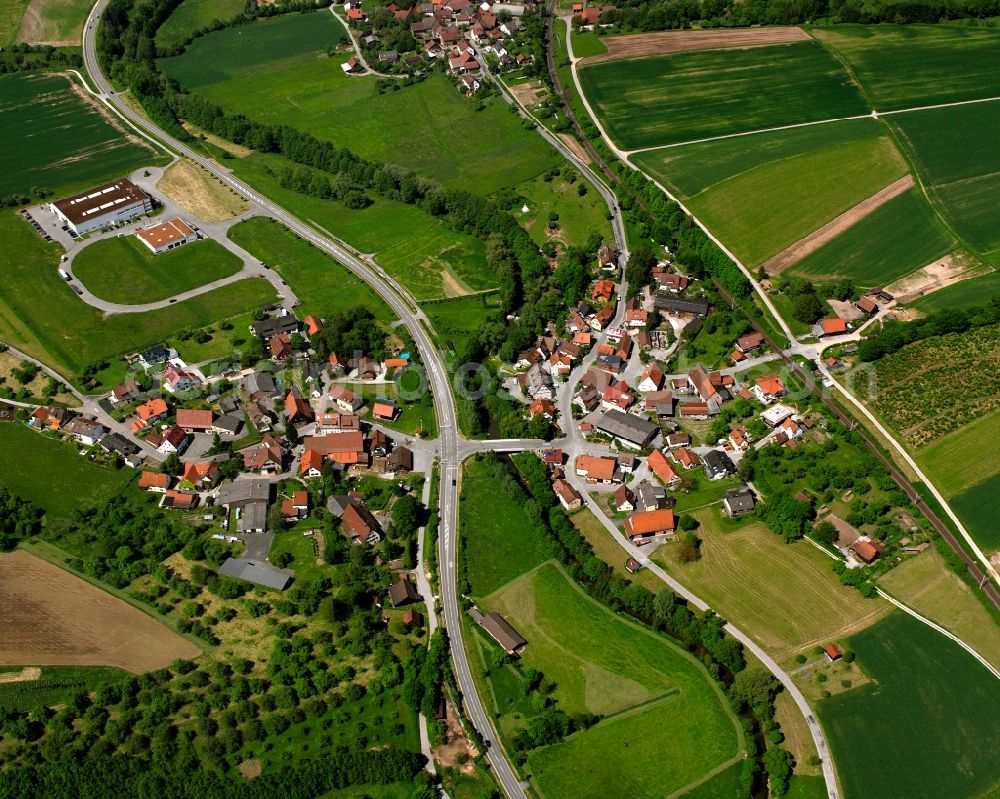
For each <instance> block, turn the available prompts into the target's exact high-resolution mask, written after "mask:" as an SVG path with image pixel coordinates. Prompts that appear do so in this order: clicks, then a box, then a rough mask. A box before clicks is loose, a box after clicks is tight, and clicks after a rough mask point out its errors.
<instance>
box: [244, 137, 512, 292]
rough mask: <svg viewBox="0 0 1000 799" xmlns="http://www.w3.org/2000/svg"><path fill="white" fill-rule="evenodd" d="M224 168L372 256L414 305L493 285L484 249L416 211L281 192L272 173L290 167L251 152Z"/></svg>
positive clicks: (407, 207) (390, 204) (381, 202)
mask: <svg viewBox="0 0 1000 799" xmlns="http://www.w3.org/2000/svg"><path fill="white" fill-rule="evenodd" d="M229 163H230V165H231V166H232V167H233V171H234V172H235V174H236V175H237V176H238V177H239V178H241V179H242V180H245V181H246V182H247V183H249V184H250V185H252V186H253V187H254V188H255V189H257V190H258V191H260V192H262V193H264V194H265V195H266V196H268V197H270V198H272V199H273V200H275V201H276V202H278V203H280V204H281V205H282V206H283V207H285V208H287V209H288V210H289V211H291V212H292V213H294V214H295V215H296V216H299V217H301V218H302V219H305V220H306V221H308V222H311V223H313V224H314V225H316V226H317V227H319V228H320V229H322V230H325V231H327V232H328V233H330V234H331V235H333V236H336V237H337V238H340V239H343V240H344V241H346V242H348V243H349V244H351V245H353V246H354V247H356V248H357V249H358V250H360V251H361V252H365V253H371V254H373V255H375V257H376V259H377V261H378V263H379V265H380V266H381V267H382V268H383V269H385V270H386V272H387V273H388V274H390V275H392V276H393V277H394V278H396V279H397V280H399V282H400V283H401V284H402V285H403V286H405V287H406V288H407V289H408V290H409V291H410V293H411V294H413V295H414V296H415V297H416V298H417V299H418V300H421V299H430V298H435V297H444V296H447V294H448V293H449V292H448V288H446V286H448V287H450V289H451V293H456V294H458V293H461V292H462V291H467V290H475V291H479V290H484V289H489V288H493V287H495V286H496V277H495V275H493V274H492V273H491V272H490V271H489V269H488V267H487V265H486V246H485V244H484V243H483V242H482V241H481V240H479V239H477V238H475V237H473V236H467V235H465V234H463V233H458V232H456V231H453V230H451V229H450V228H448V227H446V226H445V224H444V223H443V222H442V221H440V220H438V219H435V218H433V217H431V216H428V215H427V214H425V213H424V212H423V211H421V210H420V209H419V208H417V207H416V206H413V205H405V204H403V203H398V202H393V201H392V200H384V199H382V198H376V199H375V202H373V203H372V204H371V205H369V206H368V207H367V208H364V209H361V210H352V209H350V208H347V207H346V206H345V205H344V204H343V203H339V202H334V201H332V200H321V199H319V198H318V197H310V196H308V195H305V194H299V193H298V192H296V191H293V190H291V189H284V188H282V187H281V186H280V183H279V180H278V179H277V177H276V176H275V173H276V172H277V171H279V170H282V169H285V168H288V167H292V166H294V164H292V163H291V162H290V161H287V160H285V159H283V158H280V157H277V156H266V155H262V154H259V153H255V154H254V155H251V156H249V157H247V158H241V159H236V160H234V161H231V162H229ZM446 280H447V281H448V283H447V284H446V282H445V281H446ZM463 286H464V287H468V289H465V288H463Z"/></svg>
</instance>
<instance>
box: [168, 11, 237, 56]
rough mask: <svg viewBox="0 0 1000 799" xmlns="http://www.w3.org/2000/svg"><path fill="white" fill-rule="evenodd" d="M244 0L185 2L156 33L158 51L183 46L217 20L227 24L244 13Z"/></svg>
mask: <svg viewBox="0 0 1000 799" xmlns="http://www.w3.org/2000/svg"><path fill="white" fill-rule="evenodd" d="M243 6H244V3H243V0H184V2H182V3H181V4H180V5H179V6H177V8H176V9H174V11H173V13H172V14H171V15H170V16H169V17H167V21H166V22H164V23H163V25H161V26H160V29H159V30H158V31H157V32H156V47H157V49H166V48H170V47H174V46H176V45H178V44H182V43H183V42H184V41H185V40H186V39H187V38H188V37H189V36H190V35H191V34H193V33H194V32H195V31H199V30H202V29H204V28H206V27H208V26H209V25H211V24H212V23H213V22H214V21H215V20H222V21H223V22H226V21H228V20H230V19H232V18H233V17H235V16H236V15H237V14H239V13H240V12H241V11H243Z"/></svg>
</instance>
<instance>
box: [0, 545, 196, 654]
mask: <svg viewBox="0 0 1000 799" xmlns="http://www.w3.org/2000/svg"><path fill="white" fill-rule="evenodd" d="M0 608H3V611H2V613H3V621H2V623H0V665H23V664H31V665H33V666H117V667H118V668H122V669H125V670H127V671H131V672H134V673H136V674H138V673H141V672H144V671H149V670H151V669H158V668H162V667H164V666H167V665H169V664H170V663H172V662H173V661H174V660H176V659H177V658H191V657H195V656H197V655H199V654H200V653H201V650H200V649H199V648H198V647H197V646H195V645H194V644H192V643H190V642H189V641H187V640H185V639H184V638H182V637H181V636H179V635H177V634H176V633H174V632H172V631H171V630H169V629H167V628H166V627H164V626H163V625H162V624H160V623H159V622H157V621H156V620H155V619H153V618H151V617H149V616H147V615H146V614H145V613H143V612H142V611H140V610H138V609H136V608H134V607H132V606H131V605H129V604H127V603H126V602H123V601H122V600H120V599H117V598H115V597H113V596H111V595H110V594H107V593H105V592H104V591H102V590H101V589H99V588H97V587H96V586H93V585H91V584H90V583H88V582H86V581H85V580H82V579H80V578H79V577H76V576H74V575H72V574H70V573H69V572H66V571H63V570H62V569H60V568H58V567H57V566H53V565H52V564H50V563H47V562H46V561H44V560H41V559H39V558H36V557H35V556H34V555H31V554H29V553H27V552H12V553H10V554H5V555H0Z"/></svg>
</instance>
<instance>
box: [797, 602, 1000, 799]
mask: <svg viewBox="0 0 1000 799" xmlns="http://www.w3.org/2000/svg"><path fill="white" fill-rule="evenodd" d="M848 645H849V647H850V648H851V649H852V650H853V651H854V652H855V653H856V654H857V663H858V664H859V665H860V666H861V668H862V669H863V670H864V672H865V673H866V674H867V675H868V676H869V677H870V678H871V679H872V680H873V681H874V682H873V683H870V684H868V685H865V686H862V687H859V688H855V689H853V690H850V691H847V692H844V693H841V694H837V695H835V696H833V697H831V698H829V699H825V700H823V701H821V702H820V703H819V704H818V705H817V706H816V711H817V713H818V715H819V716H820V719H821V721H822V722H823V727H824V729H825V731H826V733H827V736H828V738H829V741H830V746H831V749H832V752H833V757H834V760H835V761H836V763H837V772H838V774H839V776H840V782H841V785H842V787H843V790H844V795H845V796H877V797H880V799H896V797H899V798H900V799H904V797H905V798H906V799H909V798H910V797H914V796H948V797H980V796H987V795H995V791H996V789H997V787H998V784H1000V775H998V773H997V768H996V763H997V759H996V746H995V741H996V720H997V716H998V714H1000V692H998V691H997V690H996V679H995V678H994V677H993V676H992V675H991V674H990V673H989V672H988V671H987V670H986V669H985V668H983V666H982V665H981V664H980V663H978V662H977V661H976V660H974V659H973V658H972V656H971V655H969V654H967V653H966V652H965V651H963V650H962V649H960V648H959V647H958V646H957V645H956V644H953V643H952V642H951V641H949V640H948V639H947V638H945V637H944V636H942V635H940V634H939V633H937V632H935V631H934V630H932V629H931V628H930V627H927V626H926V625H924V624H922V623H920V622H919V621H917V620H916V619H913V618H912V617H910V616H907V615H905V614H903V613H902V612H894V613H893V614H892V615H890V616H888V617H886V618H885V619H883V620H882V621H881V622H879V623H878V624H877V625H875V626H873V627H869V628H868V629H867V630H864V631H862V632H861V633H859V634H857V635H855V636H852V637H851V639H850V641H849V642H848ZM874 742H891V745H886V746H878V747H877V760H878V767H877V768H873V767H872V757H873V743H874Z"/></svg>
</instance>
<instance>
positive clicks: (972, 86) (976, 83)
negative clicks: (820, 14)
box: [812, 25, 1000, 111]
mask: <svg viewBox="0 0 1000 799" xmlns="http://www.w3.org/2000/svg"><path fill="white" fill-rule="evenodd" d="M812 34H813V36H815V37H816V38H817V39H819V40H820V41H821V42H823V44H824V45H826V46H827V47H830V48H832V49H833V50H834V51H835V52H837V53H838V54H839V55H840V56H841V57H843V58H844V59H845V60H846V61H847V62H848V63H849V64H850V65H851V69H852V70H853V72H854V74H855V76H856V77H857V79H858V81H859V82H860V83H861V86H862V87H863V88H864V90H865V91H866V92H867V94H868V96H869V97H871V99H872V102H873V103H874V104H875V107H876V108H877V109H878V110H879V111H887V110H889V109H895V108H912V107H914V106H922V105H931V104H934V103H949V102H957V101H960V100H972V99H976V98H980V97H993V96H995V95H996V94H997V86H998V85H1000V31H997V30H996V29H995V28H972V27H959V26H957V25H837V26H835V27H831V28H814V29H813V30H812Z"/></svg>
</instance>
